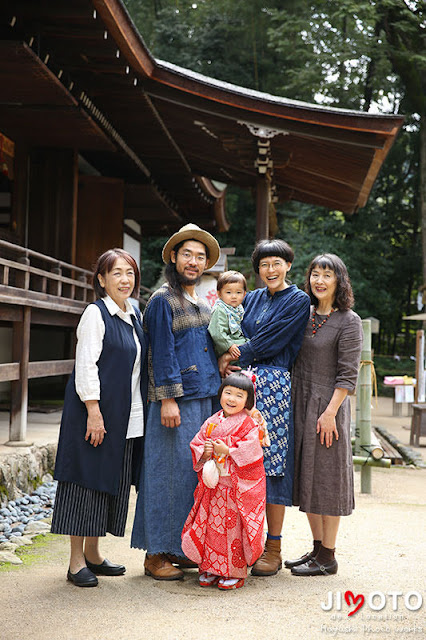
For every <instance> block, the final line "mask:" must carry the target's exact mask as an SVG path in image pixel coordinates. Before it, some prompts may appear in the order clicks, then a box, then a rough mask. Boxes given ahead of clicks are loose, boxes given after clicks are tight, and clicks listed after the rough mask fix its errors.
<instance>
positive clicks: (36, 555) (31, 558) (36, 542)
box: [0, 533, 57, 573]
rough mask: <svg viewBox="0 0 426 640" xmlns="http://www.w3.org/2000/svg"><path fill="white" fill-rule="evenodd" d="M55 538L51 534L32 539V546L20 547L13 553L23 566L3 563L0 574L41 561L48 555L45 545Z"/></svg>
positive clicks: (0, 566)
mask: <svg viewBox="0 0 426 640" xmlns="http://www.w3.org/2000/svg"><path fill="white" fill-rule="evenodd" d="M56 538H57V536H55V535H54V534H53V533H46V534H45V535H38V536H35V537H34V538H33V539H32V544H28V545H22V546H20V547H18V548H17V549H16V551H15V553H16V555H17V556H18V557H19V558H20V559H21V560H22V562H23V564H12V563H10V562H5V563H2V564H1V565H0V573H2V572H5V571H11V570H16V569H20V568H21V567H29V566H31V565H32V564H34V563H36V562H39V561H40V560H43V558H45V557H46V555H47V553H48V549H47V545H48V543H49V542H50V541H51V540H55V539H56Z"/></svg>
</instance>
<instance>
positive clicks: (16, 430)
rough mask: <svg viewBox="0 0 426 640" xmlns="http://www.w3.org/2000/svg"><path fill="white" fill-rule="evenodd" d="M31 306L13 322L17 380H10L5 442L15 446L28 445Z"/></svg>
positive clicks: (13, 347)
mask: <svg viewBox="0 0 426 640" xmlns="http://www.w3.org/2000/svg"><path fill="white" fill-rule="evenodd" d="M30 327H31V307H24V309H23V318H22V321H21V322H14V323H13V344H12V358H13V361H14V362H19V380H16V381H14V382H11V403H10V404H11V406H10V425H9V441H8V442H6V443H5V444H6V445H8V446H11V447H13V446H15V447H28V446H30V444H32V443H29V442H26V435H27V412H28V363H29V357H30Z"/></svg>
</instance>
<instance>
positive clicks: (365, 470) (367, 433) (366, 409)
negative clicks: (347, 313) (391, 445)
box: [355, 320, 371, 493]
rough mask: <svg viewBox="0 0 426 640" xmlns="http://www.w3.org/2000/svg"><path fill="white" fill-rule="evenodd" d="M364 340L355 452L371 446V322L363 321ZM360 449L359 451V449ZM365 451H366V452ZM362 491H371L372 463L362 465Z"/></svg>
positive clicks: (368, 448)
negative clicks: (357, 443)
mask: <svg viewBox="0 0 426 640" xmlns="http://www.w3.org/2000/svg"><path fill="white" fill-rule="evenodd" d="M362 330H363V334H364V340H363V345H362V351H361V370H360V372H359V380H358V395H359V413H358V415H357V420H359V423H358V431H359V447H356V448H355V453H358V451H359V450H360V452H362V454H363V455H368V454H367V453H366V452H367V451H369V450H370V448H371V365H370V364H369V363H370V362H371V322H370V320H363V321H362ZM357 449H358V451H357ZM364 452H365V453H364ZM361 493H371V465H370V464H368V462H367V464H365V465H363V466H362V467H361Z"/></svg>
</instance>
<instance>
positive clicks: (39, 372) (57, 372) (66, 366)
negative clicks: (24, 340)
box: [28, 360, 74, 379]
mask: <svg viewBox="0 0 426 640" xmlns="http://www.w3.org/2000/svg"><path fill="white" fill-rule="evenodd" d="M73 367H74V360H43V361H40V362H30V363H29V365H28V377H29V378H31V379H32V378H47V377H49V376H62V375H67V374H69V373H71V372H72V370H73Z"/></svg>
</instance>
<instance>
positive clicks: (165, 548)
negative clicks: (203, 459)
mask: <svg viewBox="0 0 426 640" xmlns="http://www.w3.org/2000/svg"><path fill="white" fill-rule="evenodd" d="M213 400H215V398H201V399H198V400H185V399H184V398H178V399H177V403H178V405H179V409H180V417H181V424H180V426H179V427H175V428H173V429H171V428H168V427H164V426H163V425H162V424H161V419H160V412H161V402H151V403H150V404H149V406H148V417H147V422H146V428H145V445H144V458H143V463H142V469H141V480H140V486H139V494H138V499H137V503H136V511H135V521H134V523H133V531H132V540H131V546H132V547H136V548H137V549H146V550H147V552H148V553H149V554H156V553H171V554H173V555H177V556H183V552H182V547H181V533H182V529H183V525H184V524H185V520H186V518H187V516H188V513H189V512H190V510H191V507H192V505H193V502H194V496H193V494H194V491H195V487H196V486H197V474H196V473H195V471H194V470H193V464H192V454H191V449H190V446H189V443H190V442H191V440H192V438H193V437H194V436H195V434H196V433H197V432H198V431H199V429H200V427H201V425H202V424H203V422H204V421H205V420H207V418H209V417H210V416H211V415H212V414H213V413H214V410H213V407H212V402H213Z"/></svg>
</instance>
